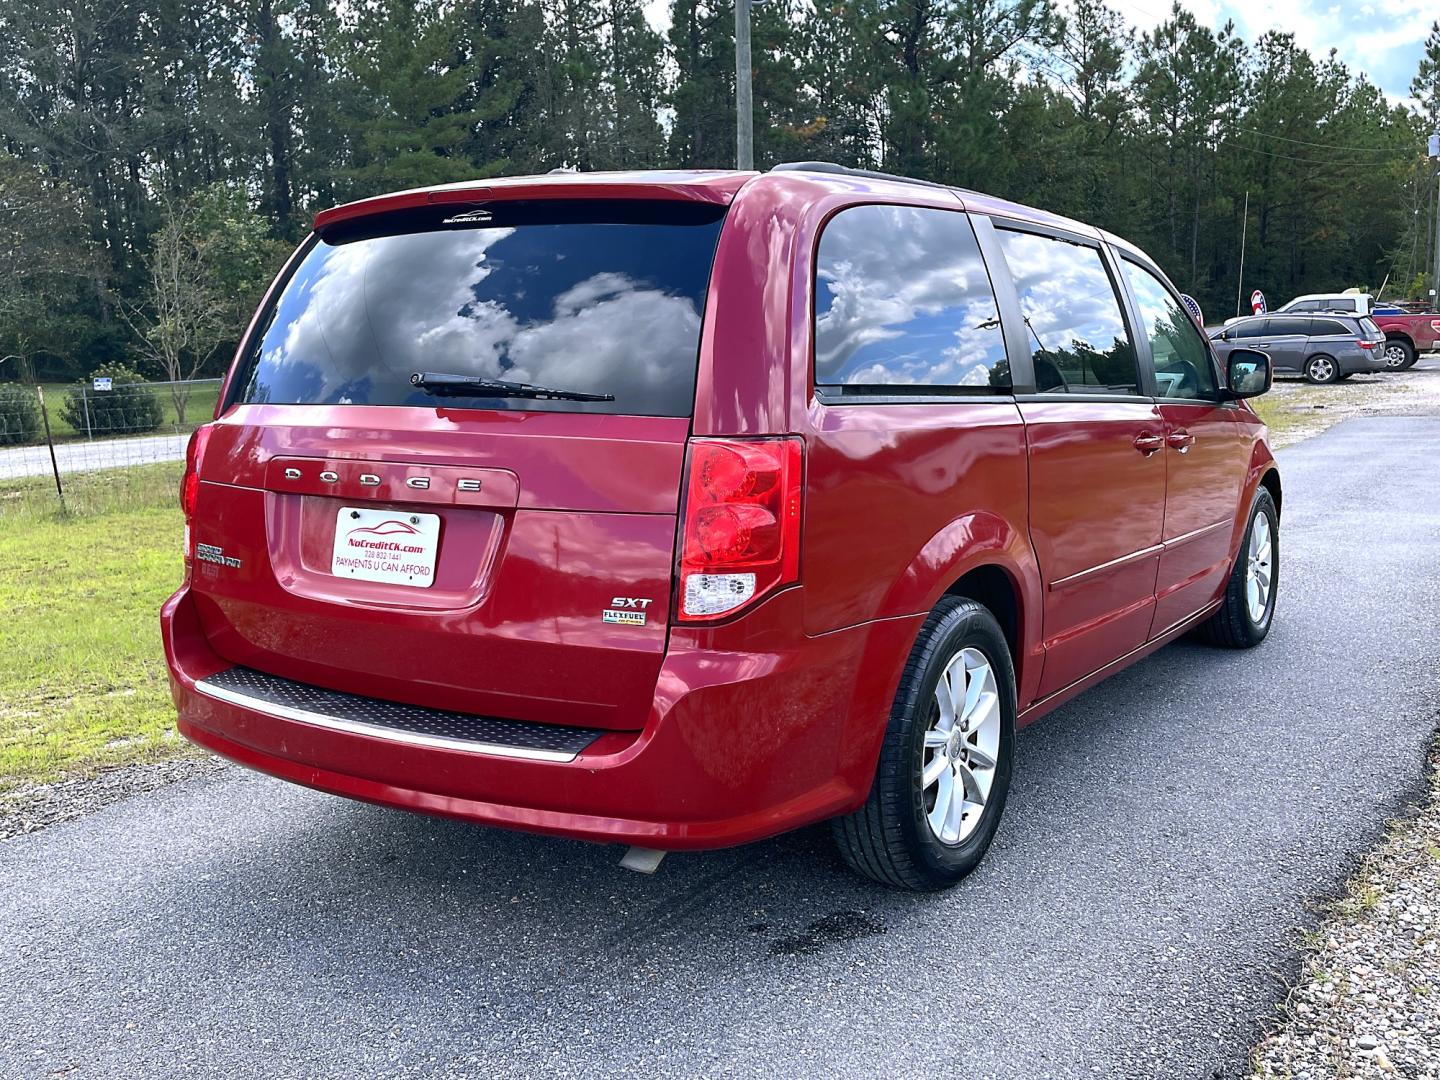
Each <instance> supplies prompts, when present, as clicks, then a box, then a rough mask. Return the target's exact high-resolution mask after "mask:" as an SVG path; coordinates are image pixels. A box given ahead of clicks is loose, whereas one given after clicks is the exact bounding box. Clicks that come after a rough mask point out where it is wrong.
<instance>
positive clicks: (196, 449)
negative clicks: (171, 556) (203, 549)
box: [180, 427, 210, 580]
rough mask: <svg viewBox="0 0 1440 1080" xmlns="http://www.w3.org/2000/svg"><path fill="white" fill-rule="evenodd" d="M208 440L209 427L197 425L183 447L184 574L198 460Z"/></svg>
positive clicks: (196, 497)
mask: <svg viewBox="0 0 1440 1080" xmlns="http://www.w3.org/2000/svg"><path fill="white" fill-rule="evenodd" d="M209 441H210V428H208V427H198V428H196V429H195V430H194V432H192V433H191V435H190V442H189V444H188V445H187V446H186V447H185V475H184V476H183V477H181V479H180V511H181V513H183V514H184V515H185V538H184V540H183V541H182V543H183V546H184V554H185V574H186V578H187V580H188V578H189V574H190V556H191V553H192V551H193V546H194V545H193V542H192V537H191V519H192V518H194V516H195V508H196V506H198V505H199V503H200V462H201V460H202V459H203V458H204V457H205V444H206V443H207V442H209Z"/></svg>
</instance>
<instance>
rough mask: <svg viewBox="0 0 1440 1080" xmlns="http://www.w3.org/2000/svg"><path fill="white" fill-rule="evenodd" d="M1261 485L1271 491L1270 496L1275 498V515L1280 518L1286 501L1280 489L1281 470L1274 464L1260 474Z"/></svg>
mask: <svg viewBox="0 0 1440 1080" xmlns="http://www.w3.org/2000/svg"><path fill="white" fill-rule="evenodd" d="M1260 486H1261V487H1263V488H1264V489H1265V490H1266V491H1268V492H1270V498H1272V499H1274V500H1275V516H1276V517H1277V518H1278V517H1279V516H1280V509H1281V506H1282V505H1283V503H1284V498H1283V496H1282V495H1281V491H1280V470H1279V469H1277V468H1275V466H1274V465H1273V464H1272V465H1271V466H1270V467H1269V468H1268V469H1266V470H1265V471H1264V472H1263V473H1261V474H1260Z"/></svg>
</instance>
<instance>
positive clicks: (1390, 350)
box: [1385, 338, 1415, 371]
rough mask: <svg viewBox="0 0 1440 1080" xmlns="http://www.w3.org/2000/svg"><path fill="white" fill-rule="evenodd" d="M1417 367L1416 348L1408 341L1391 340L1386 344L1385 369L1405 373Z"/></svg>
mask: <svg viewBox="0 0 1440 1080" xmlns="http://www.w3.org/2000/svg"><path fill="white" fill-rule="evenodd" d="M1414 366H1415V348H1414V346H1412V345H1411V344H1410V343H1409V342H1408V341H1401V340H1400V339H1399V338H1391V339H1390V340H1389V341H1387V342H1385V369H1386V370H1387V371H1404V370H1405V369H1406V368H1408V367H1414Z"/></svg>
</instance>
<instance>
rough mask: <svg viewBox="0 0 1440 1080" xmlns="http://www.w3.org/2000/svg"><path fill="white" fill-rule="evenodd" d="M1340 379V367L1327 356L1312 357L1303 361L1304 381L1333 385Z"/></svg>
mask: <svg viewBox="0 0 1440 1080" xmlns="http://www.w3.org/2000/svg"><path fill="white" fill-rule="evenodd" d="M1339 377H1340V365H1339V364H1337V363H1335V361H1334V360H1333V359H1332V358H1331V357H1328V356H1325V355H1323V354H1322V355H1320V356H1312V357H1310V359H1309V360H1306V361H1305V381H1306V382H1312V383H1333V382H1334V381H1335V380H1336V379H1338V378H1339Z"/></svg>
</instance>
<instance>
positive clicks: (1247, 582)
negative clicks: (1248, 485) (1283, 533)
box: [1199, 487, 1280, 649]
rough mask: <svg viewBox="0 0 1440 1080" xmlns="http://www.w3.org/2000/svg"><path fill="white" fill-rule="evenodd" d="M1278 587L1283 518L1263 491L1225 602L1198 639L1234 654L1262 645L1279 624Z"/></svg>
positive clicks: (1257, 495) (1255, 503) (1258, 494)
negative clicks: (1276, 610)
mask: <svg viewBox="0 0 1440 1080" xmlns="http://www.w3.org/2000/svg"><path fill="white" fill-rule="evenodd" d="M1279 584H1280V515H1279V513H1278V512H1277V511H1276V509H1275V500H1274V499H1273V498H1272V497H1271V495H1270V492H1269V490H1267V489H1266V488H1264V487H1261V488H1260V489H1259V490H1258V491H1256V492H1255V499H1254V501H1253V502H1252V503H1251V504H1250V523H1249V525H1248V526H1247V527H1246V529H1245V540H1244V542H1243V543H1242V544H1241V545H1240V554H1239V555H1238V556H1237V557H1236V559H1235V566H1234V567H1233V568H1232V569H1231V571H1230V581H1229V583H1228V584H1227V585H1226V586H1225V599H1224V601H1223V602H1222V603H1221V605H1220V608H1219V610H1217V611H1216V612H1215V614H1214V615H1211V616H1210V618H1209V619H1207V620H1206V621H1205V622H1204V623H1202V624H1201V626H1200V630H1199V633H1200V636H1201V637H1202V638H1204V639H1205V640H1206V641H1208V642H1210V644H1212V645H1223V646H1225V647H1226V648H1230V649H1249V648H1253V647H1254V646H1256V645H1259V644H1260V642H1262V641H1264V640H1265V636H1266V635H1267V634H1269V633H1270V624H1271V623H1272V622H1273V621H1274V620H1275V593H1276V589H1277V588H1278V586H1279Z"/></svg>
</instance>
